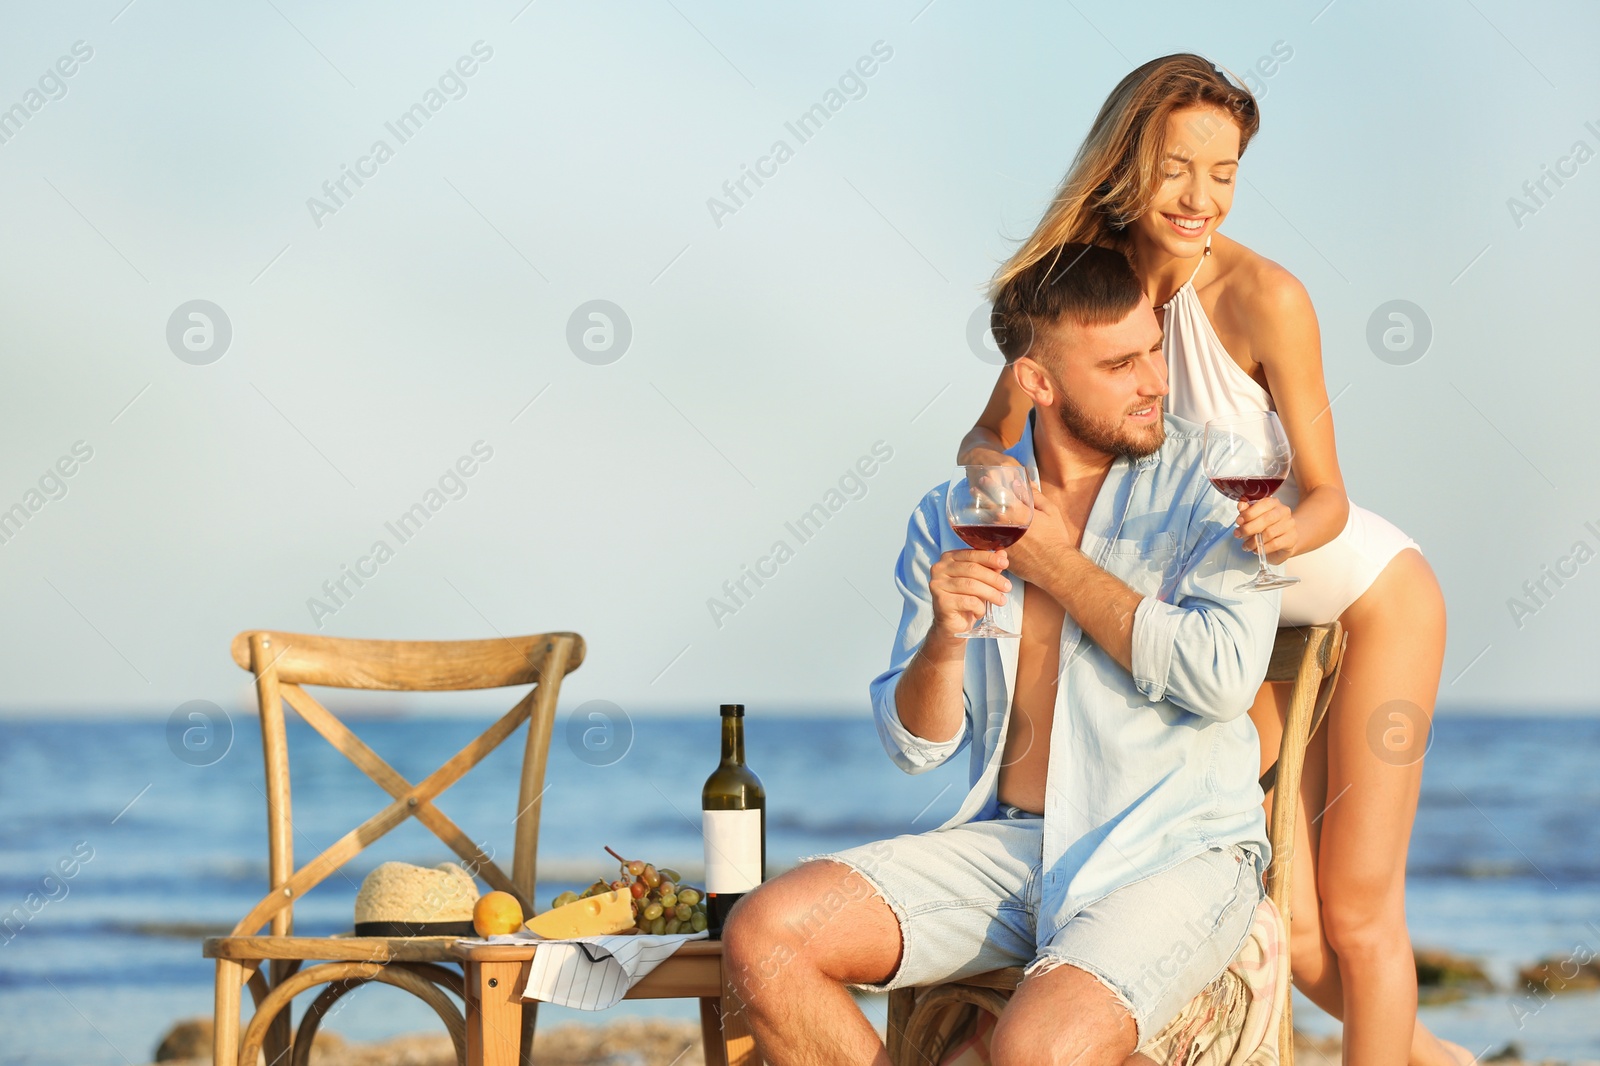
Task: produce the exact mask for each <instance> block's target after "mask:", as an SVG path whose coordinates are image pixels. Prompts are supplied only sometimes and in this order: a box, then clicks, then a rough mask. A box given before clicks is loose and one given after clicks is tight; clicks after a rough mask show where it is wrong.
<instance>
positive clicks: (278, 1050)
mask: <svg viewBox="0 0 1600 1066" xmlns="http://www.w3.org/2000/svg"><path fill="white" fill-rule="evenodd" d="M269 968H270V969H271V971H272V987H273V988H276V987H278V985H280V984H282V983H283V981H284V980H285V979H286V978H288V977H292V976H293V975H294V971H295V970H298V969H299V966H298V965H296V966H294V967H293V968H292V969H291V968H290V965H289V960H284V959H274V960H273V961H272V963H271V964H270V967H269ZM292 1010H293V1008H292V1006H291V1005H290V1004H287V1003H286V1004H284V1007H283V1010H281V1011H279V1012H278V1013H277V1015H276V1016H275V1017H273V1019H272V1024H271V1025H270V1026H269V1027H268V1028H267V1038H266V1040H265V1041H263V1042H262V1045H261V1051H262V1053H263V1054H265V1055H266V1057H267V1066H289V1058H290V1054H291V1053H292V1051H293V1049H294V1029H293V1027H292V1026H291V1025H290V1024H289V1023H290V1021H291V1019H292Z"/></svg>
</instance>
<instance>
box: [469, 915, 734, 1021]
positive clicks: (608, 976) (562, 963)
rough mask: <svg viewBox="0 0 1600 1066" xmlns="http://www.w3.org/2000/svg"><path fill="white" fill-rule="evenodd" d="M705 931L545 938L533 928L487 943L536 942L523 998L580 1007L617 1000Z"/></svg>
mask: <svg viewBox="0 0 1600 1066" xmlns="http://www.w3.org/2000/svg"><path fill="white" fill-rule="evenodd" d="M708 936H710V934H709V933H706V932H699V933H675V934H673V935H672V936H650V935H648V934H642V933H636V934H632V935H629V936H585V937H578V938H575V939H572V940H546V939H544V938H543V937H540V936H537V935H535V934H533V933H526V932H524V933H512V934H509V935H507V936H491V937H487V938H485V939H484V941H482V942H483V943H489V944H538V945H539V950H538V951H536V952H534V953H533V962H532V964H531V965H530V966H529V969H528V984H527V986H526V987H524V988H523V989H522V998H523V999H536V1000H539V1001H540V1002H542V1003H557V1004H560V1005H561V1006H563V1007H576V1008H577V1009H578V1010H605V1009H606V1008H607V1007H613V1006H616V1004H618V1003H619V1002H621V1001H622V997H623V996H625V995H627V992H628V989H630V988H632V987H633V986H634V985H636V984H638V983H639V981H640V980H642V979H643V977H644V975H645V974H647V973H649V972H650V971H651V970H653V969H655V968H656V967H657V966H659V965H661V963H662V962H663V961H665V960H666V959H667V958H669V957H670V956H671V955H672V953H673V952H675V951H677V950H678V948H680V947H681V946H683V945H684V944H686V943H688V942H689V941H691V940H705V939H706V938H707V937H708Z"/></svg>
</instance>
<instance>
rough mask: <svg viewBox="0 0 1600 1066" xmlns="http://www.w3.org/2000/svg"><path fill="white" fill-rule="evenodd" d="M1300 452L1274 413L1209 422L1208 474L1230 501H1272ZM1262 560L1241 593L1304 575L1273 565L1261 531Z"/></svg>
mask: <svg viewBox="0 0 1600 1066" xmlns="http://www.w3.org/2000/svg"><path fill="white" fill-rule="evenodd" d="M1293 459H1294V450H1293V449H1292V448H1290V447H1289V437H1288V434H1286V433H1284V431H1283V423H1282V422H1279V421H1278V416H1277V415H1276V414H1275V413H1274V412H1272V411H1252V412H1250V413H1248V414H1241V415H1226V416H1224V417H1222V418H1213V419H1212V420H1211V421H1209V422H1207V423H1206V442H1205V466H1206V477H1208V478H1210V479H1211V484H1212V485H1213V486H1214V487H1215V488H1216V490H1217V491H1218V492H1220V493H1222V494H1223V495H1224V496H1226V497H1228V499H1230V500H1240V501H1242V502H1244V503H1253V502H1255V501H1256V500H1263V499H1266V498H1267V497H1268V496H1271V495H1272V494H1273V493H1274V492H1277V491H1278V488H1279V487H1280V486H1281V485H1282V484H1283V482H1284V479H1286V478H1287V477H1288V476H1289V466H1290V462H1291V461H1292V460H1293ZM1255 542H1256V558H1258V559H1260V560H1261V568H1260V569H1259V570H1257V571H1256V576H1255V577H1254V578H1252V579H1250V580H1249V581H1246V582H1245V583H1244V584H1242V585H1240V586H1239V587H1238V588H1237V589H1234V591H1235V592H1246V591H1250V592H1265V591H1266V590H1267V589H1281V588H1284V587H1286V586H1288V585H1293V584H1295V583H1296V582H1298V581H1299V580H1300V579H1299V578H1297V577H1289V576H1288V575H1287V574H1274V573H1273V572H1272V571H1271V570H1268V569H1267V555H1266V552H1264V551H1263V550H1262V548H1261V536H1260V534H1257V535H1256V538H1255Z"/></svg>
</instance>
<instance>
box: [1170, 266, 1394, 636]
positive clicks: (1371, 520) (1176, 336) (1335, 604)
mask: <svg viewBox="0 0 1600 1066" xmlns="http://www.w3.org/2000/svg"><path fill="white" fill-rule="evenodd" d="M1210 254H1211V238H1209V237H1207V238H1206V250H1205V254H1204V255H1202V256H1201V257H1200V263H1199V264H1198V265H1196V267H1195V268H1194V274H1191V275H1189V280H1188V281H1186V282H1184V283H1183V287H1182V288H1180V289H1179V290H1178V291H1177V292H1176V293H1174V294H1173V297H1172V299H1170V300H1168V301H1167V302H1166V303H1165V304H1163V305H1162V306H1161V307H1158V308H1157V310H1158V311H1159V310H1162V309H1165V311H1166V320H1165V322H1164V323H1163V324H1162V328H1163V331H1164V334H1165V336H1164V338H1163V340H1162V350H1163V352H1164V353H1165V354H1166V357H1167V380H1168V385H1169V387H1170V389H1171V392H1170V393H1169V394H1168V396H1167V409H1168V410H1169V411H1171V412H1172V413H1173V414H1175V415H1177V416H1178V417H1179V418H1186V419H1188V420H1189V421H1191V422H1195V423H1197V424H1200V425H1204V424H1205V423H1206V421H1207V420H1208V419H1212V418H1217V417H1219V416H1221V415H1228V414H1236V413H1240V412H1244V411H1272V410H1276V406H1275V405H1274V404H1273V402H1272V397H1271V396H1270V395H1268V394H1267V390H1266V389H1263V388H1262V387H1261V385H1260V384H1259V383H1257V382H1256V380H1255V379H1254V378H1252V377H1251V376H1250V375H1249V374H1246V373H1245V372H1244V370H1243V369H1242V368H1241V367H1240V366H1239V364H1238V363H1236V362H1234V361H1233V357H1232V356H1230V355H1229V354H1228V351H1227V349H1226V348H1224V347H1223V346H1222V341H1221V339H1220V338H1218V337H1217V332H1216V330H1214V329H1212V328H1211V320H1210V319H1208V318H1207V317H1206V312H1205V309H1204V308H1202V307H1201V306H1200V297H1199V296H1198V295H1197V294H1196V293H1195V290H1194V278H1195V274H1199V273H1200V267H1201V266H1204V265H1205V261H1206V257H1207V256H1209V255H1210ZM1277 495H1278V498H1279V499H1280V500H1282V501H1283V502H1284V503H1285V504H1287V505H1288V506H1290V507H1294V506H1295V505H1296V504H1298V503H1299V501H1300V488H1299V486H1298V485H1297V484H1296V483H1295V480H1294V476H1293V475H1292V474H1291V475H1290V476H1289V479H1288V480H1287V481H1285V482H1284V483H1283V488H1282V489H1280V490H1279V492H1278V494H1277ZM1406 548H1417V542H1416V541H1414V540H1412V539H1411V538H1410V537H1408V536H1406V535H1405V533H1403V532H1401V531H1400V530H1399V529H1397V528H1396V527H1395V526H1393V525H1392V524H1390V523H1389V522H1387V521H1385V520H1384V519H1383V518H1381V517H1380V516H1378V515H1375V514H1373V513H1372V512H1371V511H1368V510H1366V509H1364V508H1361V507H1357V506H1356V505H1355V504H1354V503H1352V504H1351V505H1350V517H1349V519H1347V520H1346V522H1345V526H1344V529H1343V531H1341V532H1340V533H1339V535H1338V536H1337V537H1335V538H1334V539H1333V540H1331V541H1329V542H1328V543H1326V544H1324V545H1323V546H1322V547H1320V548H1317V549H1316V550H1314V551H1309V552H1306V553H1305V554H1304V555H1296V556H1295V557H1294V558H1292V559H1290V560H1289V561H1288V562H1287V563H1285V564H1283V566H1282V567H1281V569H1282V570H1283V571H1285V572H1286V573H1288V574H1291V575H1292V576H1294V577H1298V578H1299V579H1300V583H1299V584H1298V585H1290V586H1289V587H1288V588H1286V589H1284V590H1283V610H1282V614H1281V616H1280V617H1281V620H1282V623H1283V624H1284V625H1296V626H1299V625H1317V624H1320V623H1323V622H1331V621H1333V620H1334V619H1335V618H1338V617H1339V616H1340V615H1341V614H1343V613H1344V612H1345V609H1346V608H1348V607H1349V606H1350V605H1351V604H1352V603H1354V602H1355V601H1356V600H1357V599H1358V598H1359V597H1360V596H1361V594H1362V593H1363V592H1365V591H1367V589H1368V588H1369V587H1370V586H1371V585H1372V583H1373V582H1374V581H1376V580H1377V578H1378V575H1379V574H1380V573H1382V572H1383V568H1384V567H1385V566H1387V565H1389V560H1391V559H1393V558H1394V557H1395V556H1396V555H1398V554H1399V553H1400V552H1402V551H1404V550H1405V549H1406ZM1417 550H1418V551H1421V549H1420V548H1417Z"/></svg>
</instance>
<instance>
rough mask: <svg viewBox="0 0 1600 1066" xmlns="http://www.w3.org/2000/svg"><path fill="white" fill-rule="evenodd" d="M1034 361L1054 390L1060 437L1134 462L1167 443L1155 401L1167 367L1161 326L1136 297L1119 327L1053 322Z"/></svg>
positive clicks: (1147, 303)
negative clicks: (1062, 434) (1061, 429)
mask: <svg viewBox="0 0 1600 1066" xmlns="http://www.w3.org/2000/svg"><path fill="white" fill-rule="evenodd" d="M1040 340H1041V341H1043V342H1044V343H1043V345H1042V349H1043V351H1042V352H1041V355H1042V358H1041V359H1038V360H1035V362H1037V363H1038V364H1039V365H1040V367H1041V368H1042V369H1043V370H1044V371H1045V373H1046V374H1047V375H1048V376H1049V377H1050V379H1051V381H1052V382H1053V384H1054V386H1055V388H1054V389H1053V393H1054V395H1053V396H1052V397H1051V401H1052V402H1051V403H1050V404H1047V405H1043V406H1053V407H1055V408H1056V412H1057V414H1058V415H1059V417H1060V419H1061V423H1062V425H1063V426H1065V427H1066V430H1067V433H1068V434H1069V435H1070V436H1072V437H1074V438H1076V439H1077V440H1078V441H1080V442H1081V443H1083V444H1086V445H1088V446H1089V447H1091V448H1093V449H1095V450H1096V451H1100V452H1104V453H1105V454H1107V455H1118V456H1126V457H1127V458H1130V459H1138V458H1142V457H1143V456H1146V455H1149V454H1151V453H1152V452H1154V451H1155V450H1156V449H1158V448H1160V447H1161V444H1162V442H1163V441H1165V440H1166V435H1167V430H1166V426H1165V425H1163V424H1162V420H1161V414H1162V407H1163V404H1162V398H1163V397H1164V396H1166V394H1167V361H1166V358H1165V356H1163V355H1162V352H1161V327H1160V325H1158V324H1157V322H1156V316H1155V312H1154V311H1153V310H1151V308H1150V301H1149V300H1148V299H1145V298H1143V297H1141V298H1140V300H1139V304H1138V306H1137V307H1135V308H1134V309H1133V310H1132V311H1131V312H1129V313H1128V315H1127V317H1126V318H1124V319H1123V320H1122V321H1121V322H1117V323H1113V324H1111V325H1107V326H1080V325H1076V324H1074V323H1057V324H1056V325H1055V326H1053V327H1051V328H1050V329H1049V330H1048V331H1047V332H1046V333H1045V335H1044V336H1042V337H1041V338H1040Z"/></svg>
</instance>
